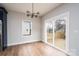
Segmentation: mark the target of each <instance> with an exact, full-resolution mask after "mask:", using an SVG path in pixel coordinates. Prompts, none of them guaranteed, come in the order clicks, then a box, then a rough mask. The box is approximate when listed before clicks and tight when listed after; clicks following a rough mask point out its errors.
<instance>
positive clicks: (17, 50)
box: [0, 42, 66, 56]
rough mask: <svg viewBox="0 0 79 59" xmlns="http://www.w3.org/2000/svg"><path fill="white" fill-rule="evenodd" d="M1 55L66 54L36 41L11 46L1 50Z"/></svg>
mask: <svg viewBox="0 0 79 59" xmlns="http://www.w3.org/2000/svg"><path fill="white" fill-rule="evenodd" d="M0 56H66V54H65V53H63V52H61V51H59V50H57V49H55V48H53V47H51V46H49V45H47V44H45V43H43V42H34V43H26V44H20V45H16V46H10V47H8V48H7V49H6V50H5V51H1V52H0Z"/></svg>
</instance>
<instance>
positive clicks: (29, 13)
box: [26, 3, 40, 18]
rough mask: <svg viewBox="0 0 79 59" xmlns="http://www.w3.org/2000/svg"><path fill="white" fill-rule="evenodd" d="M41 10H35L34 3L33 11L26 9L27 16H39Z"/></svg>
mask: <svg viewBox="0 0 79 59" xmlns="http://www.w3.org/2000/svg"><path fill="white" fill-rule="evenodd" d="M39 14H40V13H39V12H34V4H33V3H32V12H30V11H26V15H27V17H31V18H34V17H35V18H37V17H38V16H39Z"/></svg>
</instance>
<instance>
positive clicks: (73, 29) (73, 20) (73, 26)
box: [42, 4, 79, 55]
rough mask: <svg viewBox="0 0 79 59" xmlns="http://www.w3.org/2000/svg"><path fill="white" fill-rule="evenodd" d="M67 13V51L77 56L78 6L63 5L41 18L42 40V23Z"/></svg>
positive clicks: (78, 47) (78, 37)
mask: <svg viewBox="0 0 79 59" xmlns="http://www.w3.org/2000/svg"><path fill="white" fill-rule="evenodd" d="M64 12H69V13H70V15H69V50H70V51H71V52H72V53H74V54H76V55H79V46H78V45H79V26H78V25H79V4H63V5H62V6H59V7H57V8H56V9H54V10H52V11H51V12H50V13H48V14H47V15H45V16H43V17H42V39H43V40H44V38H45V36H44V25H45V24H44V22H45V20H46V19H49V18H51V17H54V16H57V15H59V14H62V13H64Z"/></svg>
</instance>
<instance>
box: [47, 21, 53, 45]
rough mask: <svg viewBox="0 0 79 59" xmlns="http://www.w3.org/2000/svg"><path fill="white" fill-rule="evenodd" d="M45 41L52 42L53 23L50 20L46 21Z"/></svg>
mask: <svg viewBox="0 0 79 59" xmlns="http://www.w3.org/2000/svg"><path fill="white" fill-rule="evenodd" d="M47 42H48V43H50V44H52V43H53V24H52V22H51V21H48V22H47Z"/></svg>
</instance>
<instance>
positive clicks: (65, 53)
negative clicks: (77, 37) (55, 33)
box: [42, 41, 70, 55]
mask: <svg viewBox="0 0 79 59" xmlns="http://www.w3.org/2000/svg"><path fill="white" fill-rule="evenodd" d="M42 42H44V43H46V44H48V45H50V46H51V47H53V48H55V49H57V50H59V51H61V52H63V53H65V54H67V55H70V53H68V52H66V51H64V50H62V49H59V48H57V47H55V46H53V45H51V44H49V43H47V42H45V41H42Z"/></svg>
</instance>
